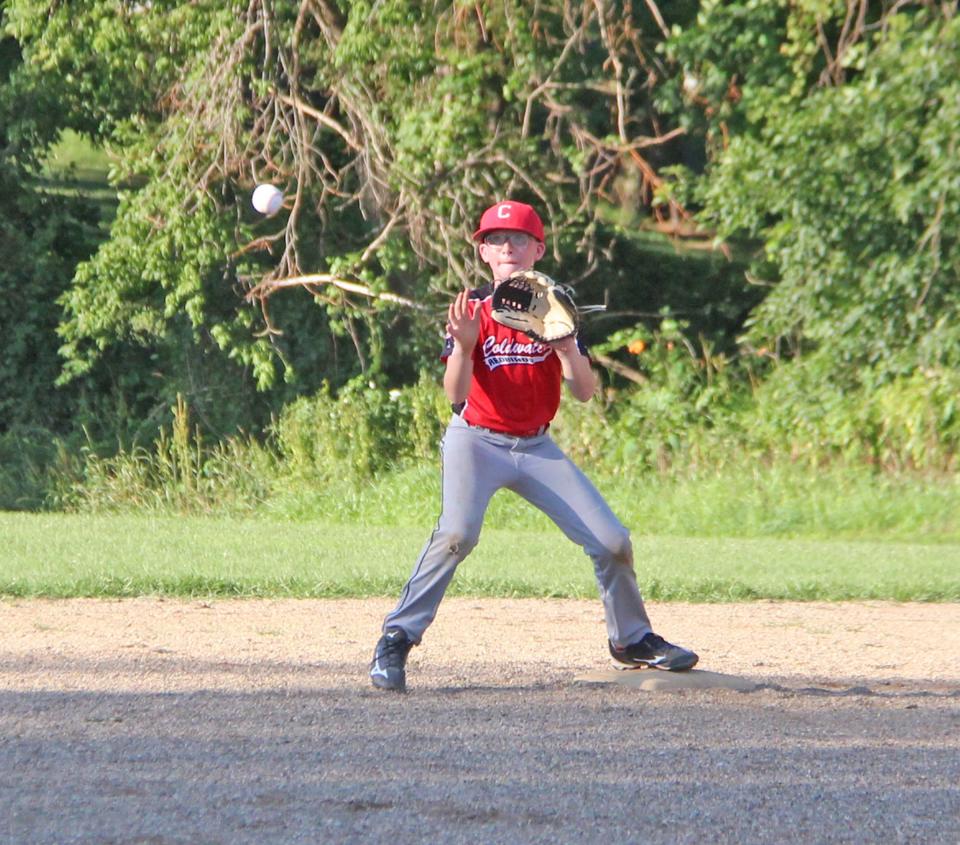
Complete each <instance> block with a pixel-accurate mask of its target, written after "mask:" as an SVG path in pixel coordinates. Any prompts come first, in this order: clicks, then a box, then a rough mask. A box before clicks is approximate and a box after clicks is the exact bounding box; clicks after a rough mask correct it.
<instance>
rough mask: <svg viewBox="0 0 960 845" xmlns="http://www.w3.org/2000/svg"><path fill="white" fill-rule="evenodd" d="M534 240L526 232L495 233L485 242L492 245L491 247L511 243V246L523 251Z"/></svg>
mask: <svg viewBox="0 0 960 845" xmlns="http://www.w3.org/2000/svg"><path fill="white" fill-rule="evenodd" d="M532 240H533V238H532V237H530V235H528V234H527V233H526V232H494V233H493V234H491V235H487V236H486V237H485V238H484V239H483V242H484V243H486V244H490V246H503V245H504V244H505V243H506V242H507V241H509V242H510V246H512V247H515V248H516V249H523V248H524V247H525V246H527V244H529V243H530V241H532Z"/></svg>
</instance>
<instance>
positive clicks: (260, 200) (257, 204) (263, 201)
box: [253, 184, 283, 214]
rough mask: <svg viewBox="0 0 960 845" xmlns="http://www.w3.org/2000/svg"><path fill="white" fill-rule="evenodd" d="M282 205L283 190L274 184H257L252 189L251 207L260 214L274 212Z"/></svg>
mask: <svg viewBox="0 0 960 845" xmlns="http://www.w3.org/2000/svg"><path fill="white" fill-rule="evenodd" d="M282 205H283V192H282V191H281V190H280V189H279V188H278V187H276V186H275V185H266V184H264V185H257V187H256V188H255V189H254V191H253V207H254V208H255V209H256V210H257V211H259V212H260V213H261V214H276V213H277V212H278V211H279V210H280V206H282Z"/></svg>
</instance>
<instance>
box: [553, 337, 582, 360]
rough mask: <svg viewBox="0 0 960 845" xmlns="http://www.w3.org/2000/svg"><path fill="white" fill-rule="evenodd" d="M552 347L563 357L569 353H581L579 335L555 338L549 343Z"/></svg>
mask: <svg viewBox="0 0 960 845" xmlns="http://www.w3.org/2000/svg"><path fill="white" fill-rule="evenodd" d="M547 346H549V347H550V348H551V349H553V351H554V352H556V353H557V354H558V355H559V356H560V357H561V358H563V357H566V356H569V355H578V354H579V353H580V347H579V346H578V345H577V336H576V335H575V334H574V335H570V337H565V338H563V339H562V340H555V341H553V342H552V343H548V344H547Z"/></svg>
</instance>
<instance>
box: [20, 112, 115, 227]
mask: <svg viewBox="0 0 960 845" xmlns="http://www.w3.org/2000/svg"><path fill="white" fill-rule="evenodd" d="M109 172H110V159H109V157H108V156H107V154H106V152H105V151H104V150H103V149H101V148H99V147H95V146H94V145H93V144H91V143H90V142H89V141H87V140H86V139H85V138H83V137H82V136H80V135H78V134H77V133H76V132H73V131H72V130H70V129H67V130H65V131H64V132H63V134H62V136H61V138H60V140H59V141H58V142H57V143H56V144H54V145H53V147H51V148H50V152H49V154H48V155H47V158H46V160H45V161H44V163H43V170H42V172H41V174H40V175H39V176H37V178H36V179H35V180H34V184H35V185H36V186H37V187H38V188H41V189H42V190H44V191H47V192H48V193H53V194H62V195H65V196H82V197H85V198H86V199H88V200H91V201H92V202H94V203H95V204H96V205H97V206H98V207H99V209H100V217H101V225H102V226H103V228H104V229H105V230H106V229H108V228H109V223H110V221H111V220H112V219H113V216H114V214H115V213H116V209H117V202H118V198H117V190H116V188H114V187H113V186H112V185H111V184H110V180H109Z"/></svg>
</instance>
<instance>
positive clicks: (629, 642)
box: [510, 437, 697, 669]
mask: <svg viewBox="0 0 960 845" xmlns="http://www.w3.org/2000/svg"><path fill="white" fill-rule="evenodd" d="M517 455H518V466H519V468H520V470H521V473H520V476H519V479H518V481H517V482H516V483H514V484H513V485H510V489H512V490H514V491H515V492H517V493H518V494H520V495H521V496H523V497H524V498H525V499H527V501H529V502H530V503H531V504H533V505H535V506H536V507H538V508H540V510H542V511H544V513H546V514H547V515H548V516H549V517H550V518H551V519H552V520H553V521H554V522H555V523H556V524H557V526H559V528H560V529H561V530H562V531H563V533H564V534H566V536H567V537H569V538H570V539H571V540H572V541H573V542H575V543H576V544H577V545H579V546H581V547H582V548H583V549H584V551H585V552H586V553H587V554H588V555H589V556H590V558H591V559H592V560H593V565H594V572H595V574H596V578H597V585H598V587H599V590H600V598H601V601H602V602H603V607H604V612H605V616H606V621H607V635H608V638H609V641H610V651H611V656H612V657H613V659H614V660H615V662H619V663H620V664H623V665H629V666H639V665H651V666H658V667H661V668H671V669H689V668H690V667H691V666H693V665H694V664H695V663H696V660H697V658H696V655H695V654H693V652H690V651H688V650H686V649H681V648H679V647H677V646H673V645H671V644H670V643H668V642H666V641H665V640H663V639H662V638H661V637H659V636H658V635H656V634H654V633H653V630H652V628H651V625H650V620H649V617H648V616H647V611H646V608H645V606H644V603H643V598H642V597H641V595H640V590H639V588H638V586H637V579H636V573H635V571H634V566H633V546H632V543H631V542H630V533H629V531H628V530H627V529H626V527H624V525H623V524H622V523H621V522H620V520H619V519H617V517H616V515H615V514H614V513H613V511H612V510H611V509H610V506H609V505H608V504H607V502H606V500H605V499H604V498H603V496H602V495H601V494H600V492H599V491H598V490H597V488H596V487H595V486H594V485H593V483H592V482H591V481H590V479H588V478H587V477H586V475H584V473H583V472H582V471H581V470H580V469H579V468H578V467H577V466H576V465H575V464H574V463H573V462H572V461H571V460H570V459H569V458H568V457H567V456H566V455H565V454H564V453H563V451H562V450H561V449H560V448H559V447H558V446H557V445H556V444H555V443H554V442H553V441H552V440H551V439H550V438H548V437H545V438H541V439H538V440H536V441H532V442H531V444H530V445H529V446H526V447H522V446H521V448H520V449H518V450H517Z"/></svg>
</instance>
